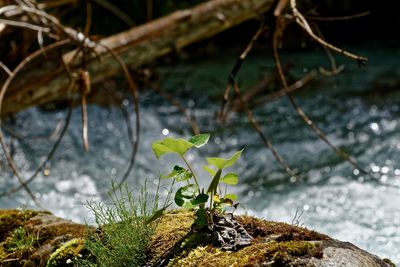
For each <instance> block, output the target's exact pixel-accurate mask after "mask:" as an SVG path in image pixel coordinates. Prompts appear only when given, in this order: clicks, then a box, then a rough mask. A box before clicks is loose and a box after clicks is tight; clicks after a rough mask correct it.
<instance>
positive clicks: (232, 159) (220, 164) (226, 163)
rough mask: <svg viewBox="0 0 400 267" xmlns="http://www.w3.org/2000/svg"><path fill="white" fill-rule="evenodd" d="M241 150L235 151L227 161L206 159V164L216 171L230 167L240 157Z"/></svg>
mask: <svg viewBox="0 0 400 267" xmlns="http://www.w3.org/2000/svg"><path fill="white" fill-rule="evenodd" d="M242 152H243V149H242V150H239V151H237V152H236V153H235V154H233V155H232V157H230V158H229V159H224V158H207V162H208V164H211V165H213V166H215V167H217V168H218V169H223V168H227V167H230V166H232V165H233V164H235V162H236V161H237V160H238V159H239V157H240V155H241V154H242Z"/></svg>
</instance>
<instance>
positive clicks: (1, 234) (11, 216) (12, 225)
mask: <svg viewBox="0 0 400 267" xmlns="http://www.w3.org/2000/svg"><path fill="white" fill-rule="evenodd" d="M40 213H42V214H45V213H48V212H43V211H34V210H16V209H13V210H0V242H2V241H4V240H5V238H6V237H7V236H8V235H9V234H10V233H11V232H12V231H13V230H14V229H16V228H18V227H20V226H23V225H24V223H25V222H26V221H28V220H29V219H30V218H32V217H34V216H36V215H38V214H40Z"/></svg>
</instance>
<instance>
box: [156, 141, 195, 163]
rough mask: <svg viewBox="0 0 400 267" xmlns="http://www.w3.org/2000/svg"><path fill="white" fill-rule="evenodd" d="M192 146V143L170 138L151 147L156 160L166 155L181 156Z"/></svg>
mask: <svg viewBox="0 0 400 267" xmlns="http://www.w3.org/2000/svg"><path fill="white" fill-rule="evenodd" d="M193 146H194V145H193V144H192V143H190V142H188V141H186V140H184V139H182V138H178V139H176V138H171V137H167V138H165V139H163V140H158V141H156V142H154V143H153V144H152V145H151V147H152V149H153V152H154V154H155V155H156V157H157V159H159V158H160V157H161V156H162V155H164V154H167V153H176V154H178V155H180V156H183V155H184V154H185V153H186V151H188V150H189V148H191V147H193Z"/></svg>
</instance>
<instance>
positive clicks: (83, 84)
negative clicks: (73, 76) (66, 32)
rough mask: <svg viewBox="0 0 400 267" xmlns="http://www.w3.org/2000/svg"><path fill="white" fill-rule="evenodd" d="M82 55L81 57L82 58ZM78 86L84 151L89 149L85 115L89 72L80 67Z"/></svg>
mask: <svg viewBox="0 0 400 267" xmlns="http://www.w3.org/2000/svg"><path fill="white" fill-rule="evenodd" d="M84 57H85V56H83V57H82V58H84ZM79 87H80V93H81V109H82V140H83V149H84V150H85V152H87V151H89V140H88V115H87V104H86V99H87V95H88V94H89V92H90V74H89V72H88V71H86V70H84V69H81V70H80V71H79Z"/></svg>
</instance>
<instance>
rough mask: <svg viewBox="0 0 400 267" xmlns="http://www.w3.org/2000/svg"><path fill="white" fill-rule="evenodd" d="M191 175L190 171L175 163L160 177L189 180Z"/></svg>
mask: <svg viewBox="0 0 400 267" xmlns="http://www.w3.org/2000/svg"><path fill="white" fill-rule="evenodd" d="M191 177H192V173H191V172H189V171H188V170H186V169H185V168H182V167H181V166H178V165H175V166H174V169H173V170H172V171H171V172H170V173H169V174H167V175H164V176H161V178H162V179H171V178H172V179H175V180H176V181H177V182H182V181H186V180H189V179H190V178H191Z"/></svg>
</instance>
